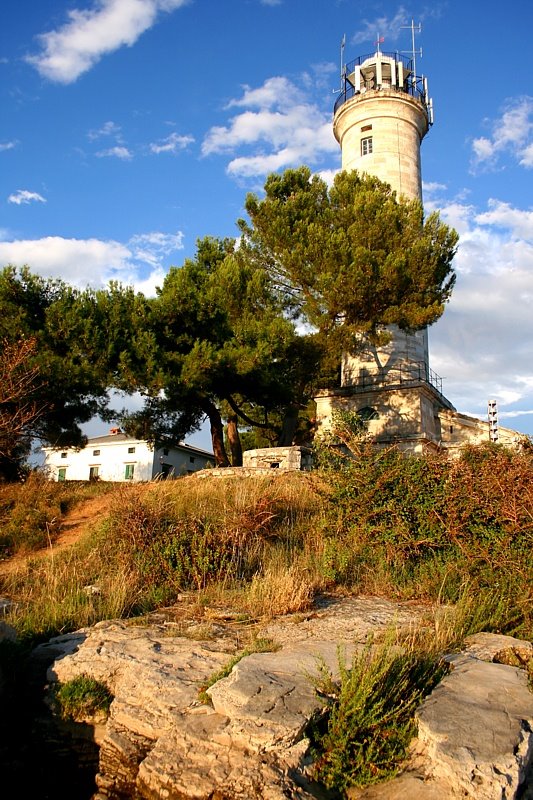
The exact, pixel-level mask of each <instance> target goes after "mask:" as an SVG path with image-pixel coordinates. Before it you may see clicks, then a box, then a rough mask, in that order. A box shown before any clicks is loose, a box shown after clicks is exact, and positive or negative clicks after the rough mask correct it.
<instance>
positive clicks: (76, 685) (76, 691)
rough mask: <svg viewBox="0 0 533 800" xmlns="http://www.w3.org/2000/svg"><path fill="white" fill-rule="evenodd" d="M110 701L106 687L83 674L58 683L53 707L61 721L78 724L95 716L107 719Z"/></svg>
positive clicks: (109, 694) (109, 693) (110, 697)
mask: <svg viewBox="0 0 533 800" xmlns="http://www.w3.org/2000/svg"><path fill="white" fill-rule="evenodd" d="M112 701H113V695H112V694H111V692H110V691H109V689H108V688H107V686H106V685H105V684H104V683H101V682H100V681H97V680H96V679H95V678H92V677H91V676H90V675H85V674H82V675H78V676H77V677H76V678H73V679H72V680H70V681H66V682H65V683H60V684H59V685H58V687H57V688H56V690H55V692H54V707H55V709H56V711H57V712H58V714H59V716H60V717H61V719H63V720H74V721H77V722H79V721H81V720H84V719H87V718H88V717H94V716H97V715H102V716H105V717H107V715H108V713H109V707H110V705H111V703H112Z"/></svg>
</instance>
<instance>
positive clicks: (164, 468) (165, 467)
mask: <svg viewBox="0 0 533 800" xmlns="http://www.w3.org/2000/svg"><path fill="white" fill-rule="evenodd" d="M172 471H173V467H172V464H161V475H162V476H163V477H164V478H168V477H169V475H171V474H172Z"/></svg>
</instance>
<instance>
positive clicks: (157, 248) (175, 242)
mask: <svg viewBox="0 0 533 800" xmlns="http://www.w3.org/2000/svg"><path fill="white" fill-rule="evenodd" d="M129 245H130V248H131V250H132V255H133V258H135V260H136V261H144V262H145V263H147V264H152V265H153V266H155V265H157V264H159V263H160V262H161V258H162V257H163V256H168V255H170V253H173V252H175V251H176V250H182V249H183V233H182V232H181V231H178V232H177V233H172V234H171V233H161V232H159V231H154V232H152V233H142V234H138V235H137V236H133V237H132V238H131V239H130V241H129Z"/></svg>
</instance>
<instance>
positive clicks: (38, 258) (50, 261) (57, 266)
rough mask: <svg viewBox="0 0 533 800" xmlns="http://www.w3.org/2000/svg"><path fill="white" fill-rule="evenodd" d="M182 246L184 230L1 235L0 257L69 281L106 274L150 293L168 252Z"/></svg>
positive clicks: (96, 280)
mask: <svg viewBox="0 0 533 800" xmlns="http://www.w3.org/2000/svg"><path fill="white" fill-rule="evenodd" d="M182 248H183V234H182V233H181V232H180V231H177V232H176V233H163V232H156V231H153V232H151V233H144V234H138V235H136V236H133V237H132V238H131V239H130V240H129V241H128V242H126V243H123V242H117V241H113V240H101V239H94V238H93V239H65V238H63V237H61V236H46V237H44V238H42V239H26V240H12V241H0V262H1V263H3V264H13V265H14V266H23V265H24V264H28V265H29V267H30V269H31V270H32V271H33V272H36V273H37V274H39V275H43V276H46V277H54V278H61V279H62V280H64V281H66V282H67V283H70V284H72V285H74V286H78V287H82V288H83V287H85V286H88V285H89V286H93V287H100V286H105V285H106V284H107V283H108V282H109V281H111V280H117V281H120V282H121V283H124V284H128V285H133V286H135V287H136V288H137V289H138V290H139V291H143V292H145V293H146V294H154V292H155V287H156V286H157V285H161V282H162V280H163V278H164V275H165V268H166V267H167V266H168V257H169V256H170V255H171V254H172V253H174V252H176V251H178V250H181V249H182Z"/></svg>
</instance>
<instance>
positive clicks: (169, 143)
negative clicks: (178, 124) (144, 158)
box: [150, 133, 194, 155]
mask: <svg viewBox="0 0 533 800" xmlns="http://www.w3.org/2000/svg"><path fill="white" fill-rule="evenodd" d="M193 142H194V136H180V135H179V134H177V133H171V134H170V136H167V137H166V138H165V139H161V140H160V141H159V142H153V143H152V144H151V145H150V152H152V153H155V154H156V155H159V154H160V153H178V152H179V151H180V150H185V148H186V147H188V146H189V145H190V144H192V143H193Z"/></svg>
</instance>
